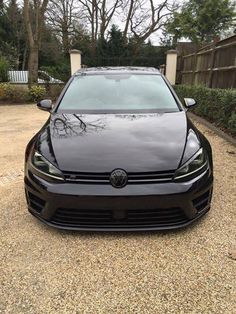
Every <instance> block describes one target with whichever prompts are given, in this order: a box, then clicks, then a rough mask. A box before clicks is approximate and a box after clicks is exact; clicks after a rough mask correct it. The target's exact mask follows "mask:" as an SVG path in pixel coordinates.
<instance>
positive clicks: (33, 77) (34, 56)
mask: <svg viewBox="0 0 236 314" xmlns="http://www.w3.org/2000/svg"><path fill="white" fill-rule="evenodd" d="M28 73H29V76H28V85H29V87H31V86H32V85H33V84H38V46H37V45H36V44H35V45H34V46H33V47H30V49H29V61H28Z"/></svg>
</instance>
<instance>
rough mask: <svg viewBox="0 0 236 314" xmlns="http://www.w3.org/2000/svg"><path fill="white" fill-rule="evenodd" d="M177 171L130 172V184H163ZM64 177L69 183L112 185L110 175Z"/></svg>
mask: <svg viewBox="0 0 236 314" xmlns="http://www.w3.org/2000/svg"><path fill="white" fill-rule="evenodd" d="M174 173H175V171H174V170H170V171H158V172H130V173H127V175H128V184H139V183H142V184H145V183H158V182H159V183H161V182H168V181H171V180H172V178H173V176H174ZM64 177H65V179H66V181H68V182H77V183H87V184H110V173H109V172H103V173H92V172H77V173H72V172H65V173H64Z"/></svg>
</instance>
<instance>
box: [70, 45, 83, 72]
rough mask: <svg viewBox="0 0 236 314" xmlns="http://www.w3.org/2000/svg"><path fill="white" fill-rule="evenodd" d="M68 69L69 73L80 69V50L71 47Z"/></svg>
mask: <svg viewBox="0 0 236 314" xmlns="http://www.w3.org/2000/svg"><path fill="white" fill-rule="evenodd" d="M70 69H71V75H73V74H74V73H75V72H76V71H78V70H80V69H81V51H80V50H76V49H72V50H70Z"/></svg>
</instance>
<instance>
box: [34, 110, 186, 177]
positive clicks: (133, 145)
mask: <svg viewBox="0 0 236 314" xmlns="http://www.w3.org/2000/svg"><path fill="white" fill-rule="evenodd" d="M187 128H188V127H187V119H186V114H185V112H183V111H181V112H173V113H161V114H160V113H153V114H102V115H98V114H88V115H87V114H57V113H54V114H52V115H51V118H50V119H49V121H48V124H47V125H45V127H44V129H43V130H42V132H41V135H40V139H39V146H40V148H39V149H40V150H41V151H42V153H43V154H44V155H46V157H47V158H49V159H50V160H52V155H53V157H54V156H55V163H56V164H57V165H58V167H59V168H60V169H61V170H63V171H73V172H110V171H112V170H114V169H115V168H122V169H124V170H126V171H127V172H147V171H164V170H174V169H176V168H177V167H178V165H179V163H180V160H181V157H182V154H183V150H184V147H185V141H186V132H187ZM50 155H51V156H50Z"/></svg>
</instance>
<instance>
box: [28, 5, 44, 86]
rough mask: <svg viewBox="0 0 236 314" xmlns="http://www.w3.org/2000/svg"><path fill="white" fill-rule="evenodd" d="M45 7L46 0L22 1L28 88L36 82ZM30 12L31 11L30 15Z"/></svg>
mask: <svg viewBox="0 0 236 314" xmlns="http://www.w3.org/2000/svg"><path fill="white" fill-rule="evenodd" d="M47 5H48V0H43V1H41V0H33V1H32V2H30V1H29V0H24V20H25V28H26V33H27V37H28V44H29V60H28V71H29V77H28V84H29V86H31V85H32V84H33V83H37V81H38V54H39V48H40V44H41V35H42V26H43V21H44V14H45V11H46V8H47ZM30 11H32V14H31V12H30ZM31 15H32V16H33V18H32V16H31Z"/></svg>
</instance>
